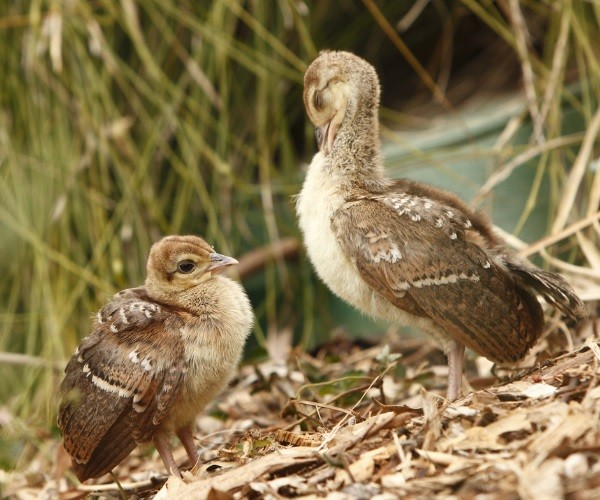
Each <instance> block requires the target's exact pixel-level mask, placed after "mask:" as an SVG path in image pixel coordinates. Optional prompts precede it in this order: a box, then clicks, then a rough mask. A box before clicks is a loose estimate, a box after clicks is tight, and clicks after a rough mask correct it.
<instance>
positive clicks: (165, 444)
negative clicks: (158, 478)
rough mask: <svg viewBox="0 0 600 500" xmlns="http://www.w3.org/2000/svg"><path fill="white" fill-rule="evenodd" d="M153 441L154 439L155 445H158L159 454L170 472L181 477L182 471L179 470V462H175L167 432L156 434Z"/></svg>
mask: <svg viewBox="0 0 600 500" xmlns="http://www.w3.org/2000/svg"><path fill="white" fill-rule="evenodd" d="M152 441H154V446H156V449H157V450H158V454H159V455H160V458H162V461H163V463H164V464H165V468H166V469H167V472H168V473H169V474H173V475H174V476H177V477H181V472H179V467H177V464H176V463H175V459H174V458H173V453H172V452H171V448H170V446H169V437H168V436H167V434H165V433H163V432H158V433H157V434H155V435H154V437H153V438H152Z"/></svg>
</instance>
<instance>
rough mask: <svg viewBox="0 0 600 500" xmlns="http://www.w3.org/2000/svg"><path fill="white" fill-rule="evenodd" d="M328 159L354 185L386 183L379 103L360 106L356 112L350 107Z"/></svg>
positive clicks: (333, 168) (336, 171) (337, 171)
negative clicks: (378, 112)
mask: <svg viewBox="0 0 600 500" xmlns="http://www.w3.org/2000/svg"><path fill="white" fill-rule="evenodd" d="M326 162H327V163H328V166H329V167H330V168H331V170H332V171H333V172H335V173H337V174H341V177H342V178H343V180H344V181H347V182H348V183H350V184H352V185H364V186H365V187H370V186H377V185H379V184H381V183H382V182H384V183H385V172H384V169H383V162H382V159H381V141H380V139H379V121H378V116H377V106H358V109H357V110H356V112H354V113H352V111H351V107H350V106H349V109H348V115H347V116H346V117H345V118H344V121H343V122H342V125H341V126H340V129H339V130H338V133H337V136H336V139H335V143H334V146H333V148H332V150H331V153H330V154H329V155H328V157H327V159H326Z"/></svg>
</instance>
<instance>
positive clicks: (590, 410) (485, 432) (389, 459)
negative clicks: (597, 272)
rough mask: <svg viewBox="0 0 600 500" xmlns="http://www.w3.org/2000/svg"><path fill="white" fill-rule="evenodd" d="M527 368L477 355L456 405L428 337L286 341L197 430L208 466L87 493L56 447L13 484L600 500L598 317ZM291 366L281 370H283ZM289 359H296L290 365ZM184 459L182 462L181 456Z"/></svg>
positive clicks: (77, 490)
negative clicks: (301, 344)
mask: <svg viewBox="0 0 600 500" xmlns="http://www.w3.org/2000/svg"><path fill="white" fill-rule="evenodd" d="M549 325H551V327H550V328H549V331H547V332H546V334H545V336H544V338H543V339H542V341H541V342H540V344H539V345H538V346H537V347H536V348H535V349H534V350H533V352H532V353H531V355H530V356H529V357H528V358H527V359H526V360H525V361H524V363H523V364H522V366H520V367H519V368H518V369H511V370H510V371H508V370H501V369H499V368H496V367H493V366H492V365H491V363H489V362H488V361H487V360H485V359H483V358H477V357H475V356H473V355H471V356H467V362H466V368H465V374H466V380H468V384H465V385H466V386H467V387H466V389H467V391H465V393H467V394H468V395H467V396H465V397H463V398H462V399H459V400H458V401H455V402H453V403H451V404H448V403H447V402H446V401H445V399H444V398H443V394H444V393H445V384H446V381H445V375H446V373H447V368H446V365H445V358H444V356H443V355H442V353H441V352H440V351H439V350H438V349H437V348H436V346H435V345H434V344H433V343H432V342H431V341H429V340H428V339H406V338H404V339H403V338H402V337H400V336H398V335H396V334H395V333H393V332H388V334H387V335H385V336H384V338H383V339H382V341H381V342H380V343H378V344H371V343H366V342H359V341H350V340H347V339H345V338H343V337H340V338H336V339H335V340H333V341H331V342H329V343H328V344H326V345H323V346H322V347H321V348H320V349H318V350H317V351H315V352H312V353H305V352H300V351H298V350H292V349H290V348H289V347H287V346H288V345H289V342H287V341H285V340H284V341H283V342H281V339H278V340H279V341H278V340H277V339H275V340H274V341H273V342H272V345H271V346H270V354H271V359H270V360H267V361H264V362H261V363H257V364H253V365H246V366H244V367H242V369H241V370H240V374H239V376H238V378H237V379H236V380H235V382H234V384H233V385H232V386H231V388H230V389H229V390H228V391H227V392H226V393H225V394H223V395H222V397H221V398H220V399H219V400H218V401H217V402H215V404H214V405H213V407H212V411H211V412H210V416H208V415H205V416H202V417H200V418H199V419H198V431H197V434H196V438H197V443H198V445H199V447H200V452H201V457H202V462H201V463H200V464H199V465H197V466H196V467H195V468H194V469H193V470H191V471H190V470H189V469H188V470H187V471H186V472H184V478H183V480H180V479H178V478H175V477H170V478H167V477H166V476H165V473H164V469H163V467H162V462H161V461H160V458H159V457H158V454H157V453H156V451H155V450H154V449H153V448H152V447H151V446H146V447H139V448H138V449H137V450H136V451H135V452H134V453H133V454H132V455H131V456H130V457H129V458H128V459H127V460H125V461H124V462H123V463H122V464H121V465H120V466H119V467H118V468H116V469H115V471H114V472H115V476H116V477H117V478H118V479H119V483H120V488H121V491H119V489H118V486H117V485H116V483H115V482H114V481H113V478H111V477H110V476H105V477H104V478H101V479H100V480H97V481H96V482H95V483H94V482H93V481H88V483H86V484H84V485H80V484H79V483H78V481H77V480H76V478H75V476H74V474H73V472H72V471H71V470H70V468H69V466H70V462H69V457H68V456H67V455H66V453H65V452H64V451H63V449H62V446H61V445H60V443H59V442H58V441H56V439H48V440H47V441H46V442H45V443H44V444H43V445H41V446H40V448H39V452H38V453H37V455H36V456H34V457H33V460H32V461H31V463H30V464H29V465H28V466H27V467H26V470H22V471H19V472H15V473H13V474H10V475H7V476H5V477H4V478H3V480H2V482H4V483H5V485H6V486H7V489H5V490H4V492H5V494H6V495H7V496H9V497H14V498H20V499H29V498H56V497H60V498H64V499H75V498H85V497H86V496H88V495H92V496H93V497H95V498H98V497H100V498H119V497H126V498H146V497H152V496H155V498H159V499H164V498H212V499H229V498H272V499H280V498H332V499H345V498H359V499H363V498H364V499H367V498H374V499H380V500H383V499H392V498H397V497H400V496H401V497H403V498H432V497H439V498H474V497H477V498H485V499H493V498H502V499H511V498H524V499H530V498H535V499H555V498H556V499H560V498H570V499H586V498H590V499H591V498H598V491H600V385H599V384H598V377H599V375H600V369H599V366H600V344H599V339H600V320H598V319H593V320H587V321H586V322H584V323H583V324H580V325H577V328H570V329H569V328H567V326H566V325H563V324H561V323H559V322H558V321H553V320H550V321H549ZM273 359H280V360H281V361H273ZM284 360H286V361H284ZM175 458H176V459H177V460H178V462H179V463H181V464H184V463H185V452H184V450H183V447H181V446H178V447H177V448H176V449H175Z"/></svg>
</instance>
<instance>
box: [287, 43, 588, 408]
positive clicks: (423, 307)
mask: <svg viewBox="0 0 600 500" xmlns="http://www.w3.org/2000/svg"><path fill="white" fill-rule="evenodd" d="M379 93H380V90H379V80H378V78H377V74H376V72H375V70H374V68H373V67H372V66H371V65H370V64H368V63H367V62H366V61H364V60H363V59H361V58H359V57H357V56H355V55H353V54H350V53H348V52H330V51H326V52H321V53H320V54H319V56H318V57H317V59H316V60H315V61H313V63H312V64H311V65H310V66H309V68H308V70H307V71H306V74H305V77H304V104H305V107H306V110H307V113H308V115H309V117H310V119H311V121H312V122H313V124H314V125H315V126H316V131H317V132H316V135H317V142H318V145H319V150H320V151H319V152H318V153H317V154H316V155H315V157H314V158H313V160H312V163H311V165H310V167H309V170H308V173H307V176H306V180H305V182H304V186H303V188H302V191H301V193H300V195H299V197H298V204H297V212H298V217H299V221H300V227H301V230H302V232H303V235H304V241H305V245H306V248H307V251H308V255H309V257H310V259H311V261H312V263H313V265H314V267H315V270H316V271H317V273H318V275H319V276H320V277H321V279H322V280H323V281H324V282H325V283H326V284H327V285H328V286H329V288H331V290H332V291H333V292H334V293H336V294H337V295H339V296H340V297H341V298H343V299H344V300H346V301H347V302H349V303H350V304H352V305H354V306H355V307H357V308H358V309H360V310H362V311H364V312H366V313H368V314H370V315H372V316H377V317H381V318H384V319H387V320H391V321H395V322H398V323H401V324H408V325H414V326H417V327H419V328H421V329H423V330H425V331H427V332H428V333H430V334H431V335H432V336H433V337H434V338H436V339H437V340H438V341H439V342H440V343H441V344H442V346H443V348H444V351H445V352H446V354H447V355H448V364H449V369H450V370H449V371H450V373H449V381H448V399H450V400H452V399H455V398H456V397H458V395H459V394H460V390H461V380H462V357H463V353H464V347H465V346H467V347H469V348H470V349H472V350H474V351H475V352H477V353H479V354H481V355H483V356H485V357H487V358H489V359H490V360H492V361H495V362H499V363H510V362H515V361H517V360H519V359H521V358H522V357H523V356H525V354H526V353H527V352H528V350H529V349H530V348H531V346H533V345H534V344H535V342H536V341H537V339H538V338H539V336H540V334H541V332H542V328H543V325H544V316H543V312H542V308H541V306H540V304H539V303H538V301H537V299H536V297H535V295H534V294H533V293H532V291H531V288H533V289H535V290H536V291H538V292H539V293H541V294H542V295H543V296H544V298H545V299H546V300H548V301H549V302H550V303H552V304H554V305H555V306H556V307H557V308H558V309H560V310H561V312H563V313H564V314H566V315H567V316H570V317H573V318H580V317H582V316H584V315H585V314H586V310H585V306H584V305H583V303H582V302H581V300H580V299H579V298H578V297H577V296H576V295H575V293H574V292H573V290H572V289H571V287H570V286H569V284H568V283H567V282H566V281H565V280H564V279H563V278H561V277H560V276H558V275H557V274H552V273H549V272H546V271H542V270H541V269H538V268H537V267H535V266H533V265H532V264H530V263H528V262H526V261H524V260H522V259H519V258H518V257H517V256H516V255H515V254H513V253H512V252H510V251H509V250H508V249H507V248H505V246H504V245H503V243H502V241H501V240H500V239H499V238H498V237H497V236H496V235H495V234H494V233H493V231H492V227H491V225H490V223H489V222H488V221H487V219H486V218H485V217H484V216H483V215H481V214H479V213H477V212H474V211H473V210H472V209H471V208H469V207H468V206H467V205H466V204H465V203H463V202H462V201H461V200H460V199H459V198H457V197H456V196H454V195H452V194H450V193H448V192H445V191H442V190H439V189H436V188H433V187H431V186H427V185H424V184H419V183H416V182H412V181H409V180H405V179H399V180H391V179H387V178H386V177H385V173H384V169H383V164H382V161H381V158H380V148H381V146H380V140H379V126H378V116H377V112H378V108H379Z"/></svg>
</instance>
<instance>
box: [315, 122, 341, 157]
mask: <svg viewBox="0 0 600 500" xmlns="http://www.w3.org/2000/svg"><path fill="white" fill-rule="evenodd" d="M332 122H333V118H332V119H331V120H330V121H328V122H327V123H326V124H325V125H322V126H320V127H317V128H316V131H315V135H316V137H317V145H318V146H319V151H321V152H322V153H323V154H325V155H328V154H329V153H330V152H331V150H332V149H333V142H334V141H335V137H336V135H337V131H338V129H339V128H340V125H339V123H333V124H332Z"/></svg>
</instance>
